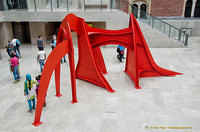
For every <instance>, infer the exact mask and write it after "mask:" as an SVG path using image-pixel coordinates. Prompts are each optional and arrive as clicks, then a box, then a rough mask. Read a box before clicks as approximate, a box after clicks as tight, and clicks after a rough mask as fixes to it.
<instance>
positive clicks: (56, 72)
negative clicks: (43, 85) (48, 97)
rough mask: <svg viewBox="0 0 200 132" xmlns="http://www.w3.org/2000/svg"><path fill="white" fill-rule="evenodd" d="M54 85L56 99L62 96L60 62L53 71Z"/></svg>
mask: <svg viewBox="0 0 200 132" xmlns="http://www.w3.org/2000/svg"><path fill="white" fill-rule="evenodd" d="M55 83H56V95H55V96H57V97H60V96H62V95H61V94H60V62H59V63H58V64H57V66H56V69H55Z"/></svg>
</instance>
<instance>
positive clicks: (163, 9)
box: [151, 0, 184, 17]
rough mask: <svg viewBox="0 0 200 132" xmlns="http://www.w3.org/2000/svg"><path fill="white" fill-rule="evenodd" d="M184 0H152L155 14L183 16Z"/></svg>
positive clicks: (152, 10) (152, 11) (153, 13)
mask: <svg viewBox="0 0 200 132" xmlns="http://www.w3.org/2000/svg"><path fill="white" fill-rule="evenodd" d="M183 4H184V0H151V14H152V15H153V16H157V17H158V16H161V17H162V16H166V17H168V16H182V11H183Z"/></svg>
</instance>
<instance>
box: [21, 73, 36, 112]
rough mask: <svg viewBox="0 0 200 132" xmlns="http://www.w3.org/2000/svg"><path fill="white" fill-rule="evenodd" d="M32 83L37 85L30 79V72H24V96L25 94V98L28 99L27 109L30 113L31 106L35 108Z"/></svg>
mask: <svg viewBox="0 0 200 132" xmlns="http://www.w3.org/2000/svg"><path fill="white" fill-rule="evenodd" d="M33 83H34V84H36V85H38V83H37V82H35V81H34V80H32V79H31V75H30V74H26V80H25V82H24V96H26V99H27V101H28V105H29V111H28V112H31V113H32V108H33V109H35V91H34V90H33ZM31 101H32V102H33V106H32V104H31Z"/></svg>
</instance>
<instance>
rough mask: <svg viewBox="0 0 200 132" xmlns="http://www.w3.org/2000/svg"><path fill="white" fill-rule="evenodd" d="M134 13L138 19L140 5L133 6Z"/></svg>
mask: <svg viewBox="0 0 200 132" xmlns="http://www.w3.org/2000/svg"><path fill="white" fill-rule="evenodd" d="M132 12H133V15H134V16H135V17H136V18H138V5H137V4H133V5H132Z"/></svg>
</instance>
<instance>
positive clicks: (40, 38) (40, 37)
mask: <svg viewBox="0 0 200 132" xmlns="http://www.w3.org/2000/svg"><path fill="white" fill-rule="evenodd" d="M37 48H38V49H39V48H43V49H44V40H43V39H42V35H39V36H38V39H37ZM39 50H40V49H39Z"/></svg>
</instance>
